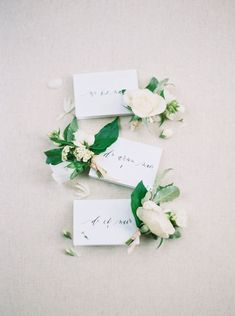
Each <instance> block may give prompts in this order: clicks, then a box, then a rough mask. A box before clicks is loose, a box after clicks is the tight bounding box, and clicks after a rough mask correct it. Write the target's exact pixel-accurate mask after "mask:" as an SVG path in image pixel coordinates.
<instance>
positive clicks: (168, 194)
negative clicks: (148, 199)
mask: <svg viewBox="0 0 235 316" xmlns="http://www.w3.org/2000/svg"><path fill="white" fill-rule="evenodd" d="M179 195H180V190H179V188H178V187H177V186H175V185H171V186H166V187H163V188H162V189H160V190H159V191H158V192H157V193H156V195H155V197H154V199H153V201H154V202H155V203H157V204H158V203H164V202H170V201H172V200H174V199H176V198H177V197H178V196H179Z"/></svg>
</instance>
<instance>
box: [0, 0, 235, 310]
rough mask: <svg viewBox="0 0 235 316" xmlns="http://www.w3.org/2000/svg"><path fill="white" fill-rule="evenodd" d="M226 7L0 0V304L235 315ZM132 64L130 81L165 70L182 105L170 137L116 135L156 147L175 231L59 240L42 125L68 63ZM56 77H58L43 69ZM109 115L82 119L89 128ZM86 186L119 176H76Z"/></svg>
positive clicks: (65, 202)
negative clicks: (176, 194) (169, 184)
mask: <svg viewBox="0 0 235 316" xmlns="http://www.w3.org/2000/svg"><path fill="white" fill-rule="evenodd" d="M234 14H235V2H234V1H232V0H230V1H216V0H214V1H208V0H207V1H205V0H203V1H202V0H201V1H183V0H181V1H178V0H176V1H173V0H172V1H169V0H166V1H154V0H153V1H150V0H148V1H140V0H137V1H111V0H107V1H104V0H102V1H85V0H84V1H61V0H55V1H36V0H35V1H29V0H28V1H13V0H6V1H4V0H2V1H0V23H1V25H0V32H1V59H0V62H1V91H0V99H1V115H0V128H1V147H0V151H1V154H0V159H1V178H0V179H1V190H0V194H1V212H0V214H1V215H0V216H1V220H0V225H1V229H0V244H1V247H0V274H1V280H0V288H1V293H0V302H1V303H0V315H1V316H10V315H11V316H15V315H16V316H39V315H40V316H54V315H69V316H70V315H71V316H73V315H84V316H93V315H94V316H99V315H105V316H109V315H113V316H119V315H124V316H130V315H131V316H142V315H148V316H156V315H159V316H168V315H172V314H174V315H177V316H182V315H183V316H189V315H195V316H196V315H200V316H217V315H223V316H224V315H225V316H228V315H234V314H235V297H234V290H235V288H234V287H235V282H234V281H235V275H234V272H235V260H234V255H235V247H234V234H235V229H234V220H235V216H234V213H235V210H234V206H235V204H234V200H235V195H234V180H235V179H234V158H235V157H234V114H235V106H234V80H233V79H234V71H235V69H234V64H235V60H234V31H235V29H234V27H235V22H234ZM129 68H136V69H137V70H138V73H139V78H140V83H142V84H144V83H145V82H146V81H147V79H148V78H150V77H151V76H152V75H156V76H158V77H159V78H164V77H170V78H171V80H172V82H174V83H175V84H176V86H177V88H178V92H179V95H180V97H181V100H182V101H183V103H184V104H185V105H186V106H187V109H188V112H187V114H186V118H185V124H182V125H180V126H177V129H176V133H175V135H174V137H173V138H172V139H170V140H168V141H162V140H160V139H158V138H155V137H154V136H153V135H151V134H149V133H148V131H147V130H146V129H144V128H142V129H140V130H139V131H138V132H136V133H131V132H130V131H128V129H127V126H128V122H127V120H126V119H122V123H121V125H122V131H121V134H122V135H123V136H125V137H128V138H130V139H134V140H139V141H145V142H146V143H149V144H156V145H160V146H162V147H163V148H164V155H163V159H162V164H161V169H164V168H166V167H172V168H174V169H175V170H174V172H173V173H172V175H171V176H169V180H173V181H175V182H176V183H177V184H178V185H179V186H180V187H181V189H182V196H181V198H180V199H179V200H178V201H177V202H176V203H175V206H176V207H178V208H179V207H182V208H184V209H185V210H187V211H188V214H189V216H190V223H189V227H188V228H187V229H186V230H185V231H184V235H183V238H182V239H181V240H178V241H175V242H169V243H166V244H165V245H164V247H162V248H161V249H160V250H156V249H155V244H154V242H150V243H145V242H143V244H142V246H141V247H139V248H138V249H137V250H136V251H135V252H134V253H133V254H132V255H131V256H128V255H127V253H126V249H125V248H122V247H101V248H98V247H97V248H95V247H94V248H88V249H86V248H83V249H81V250H80V253H81V257H79V258H72V257H68V256H66V255H64V254H63V249H64V248H65V247H68V246H69V245H70V243H69V242H68V241H66V240H63V238H62V237H61V235H60V231H61V229H62V228H64V227H67V228H71V225H72V200H73V199H74V192H73V189H72V188H70V187H62V188H61V187H58V186H57V185H56V183H55V182H53V180H52V179H51V176H50V172H49V168H48V167H47V166H46V165H45V164H44V156H43V151H44V150H46V149H48V148H50V143H49V142H48V141H47V138H46V134H47V132H49V131H50V130H51V129H53V128H56V127H59V126H61V127H64V126H65V124H66V122H65V121H60V122H59V121H56V117H57V116H58V114H59V113H60V112H61V110H62V104H63V99H64V97H65V96H69V95H71V94H72V82H71V75H72V74H73V73H76V72H90V71H104V70H119V69H129ZM54 77H61V78H63V79H64V80H65V84H64V86H63V88H61V89H59V90H50V89H48V88H47V81H48V80H49V79H50V78H54ZM108 121H109V120H108V119H106V120H94V121H92V122H88V121H86V122H82V123H81V125H82V126H85V127H86V128H90V130H91V131H94V132H95V131H97V130H98V129H99V128H100V127H101V126H102V125H103V124H104V123H105V122H108ZM83 181H86V182H87V183H89V185H90V188H91V190H92V194H91V198H104V197H105V198H126V197H128V196H129V194H130V192H131V191H130V190H129V189H125V188H122V187H118V186H116V185H110V184H105V183H101V182H98V181H95V180H92V179H87V180H86V179H85V180H83Z"/></svg>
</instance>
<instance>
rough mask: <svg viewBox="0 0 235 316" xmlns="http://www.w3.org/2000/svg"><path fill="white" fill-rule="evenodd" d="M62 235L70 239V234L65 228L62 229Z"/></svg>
mask: <svg viewBox="0 0 235 316" xmlns="http://www.w3.org/2000/svg"><path fill="white" fill-rule="evenodd" d="M62 235H63V236H64V238H67V239H72V234H71V233H70V232H69V231H68V230H66V229H63V231H62Z"/></svg>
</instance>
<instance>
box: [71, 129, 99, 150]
mask: <svg viewBox="0 0 235 316" xmlns="http://www.w3.org/2000/svg"><path fill="white" fill-rule="evenodd" d="M74 138H75V140H74V144H75V145H76V146H79V144H84V142H85V143H87V144H88V146H91V145H93V144H94V141H95V137H94V135H91V134H88V133H87V132H85V131H83V130H80V129H79V130H77V131H76V132H75V133H74Z"/></svg>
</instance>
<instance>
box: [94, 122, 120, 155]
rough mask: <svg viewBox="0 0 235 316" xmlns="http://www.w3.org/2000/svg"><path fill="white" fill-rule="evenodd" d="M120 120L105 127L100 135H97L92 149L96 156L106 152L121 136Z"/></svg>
mask: <svg viewBox="0 0 235 316" xmlns="http://www.w3.org/2000/svg"><path fill="white" fill-rule="evenodd" d="M118 121H119V118H118V117H116V118H115V119H114V120H113V121H112V122H111V123H109V124H107V125H105V126H104V127H103V128H102V129H101V130H100V131H99V133H97V134H96V135H95V141H94V144H93V145H92V146H91V147H90V150H91V151H93V152H94V153H95V154H96V155H98V154H100V153H102V152H104V151H105V150H106V149H107V148H108V147H109V146H111V145H112V144H113V143H114V142H115V141H116V140H117V139H118V135H119V125H118Z"/></svg>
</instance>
